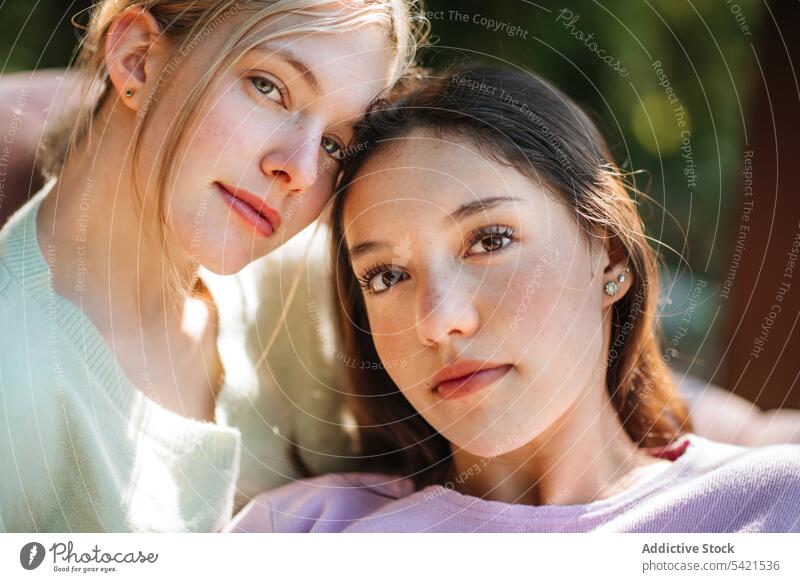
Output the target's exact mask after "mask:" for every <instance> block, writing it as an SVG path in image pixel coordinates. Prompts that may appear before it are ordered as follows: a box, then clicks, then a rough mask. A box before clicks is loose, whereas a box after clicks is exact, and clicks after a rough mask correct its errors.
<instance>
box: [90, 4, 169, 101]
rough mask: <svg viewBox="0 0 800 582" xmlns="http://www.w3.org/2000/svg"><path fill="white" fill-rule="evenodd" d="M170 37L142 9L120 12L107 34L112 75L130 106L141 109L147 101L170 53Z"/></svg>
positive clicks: (107, 65)
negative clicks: (168, 41) (168, 38)
mask: <svg viewBox="0 0 800 582" xmlns="http://www.w3.org/2000/svg"><path fill="white" fill-rule="evenodd" d="M166 48H167V39H166V38H165V37H164V36H163V35H162V34H161V27H160V26H159V24H158V21H156V19H155V17H153V15H152V14H151V13H150V12H148V11H147V10H143V9H141V8H131V9H130V10H126V11H124V12H123V13H122V14H120V15H119V16H118V17H117V18H116V19H115V20H114V21H113V22H112V23H111V25H110V26H109V28H108V32H107V33H106V37H105V46H104V51H105V63H106V70H107V71H108V78H109V80H110V81H111V84H112V85H113V86H114V89H115V91H116V93H117V95H119V99H120V100H121V101H122V103H124V104H125V105H126V106H127V107H128V108H130V109H132V110H133V111H138V110H139V108H140V107H142V106H143V105H144V104H145V103H146V99H147V96H148V94H149V93H150V91H152V90H153V88H154V87H155V84H156V81H157V79H158V77H159V75H160V73H161V70H162V68H163V65H164V61H165V59H166V55H167V54H168V52H167V50H166Z"/></svg>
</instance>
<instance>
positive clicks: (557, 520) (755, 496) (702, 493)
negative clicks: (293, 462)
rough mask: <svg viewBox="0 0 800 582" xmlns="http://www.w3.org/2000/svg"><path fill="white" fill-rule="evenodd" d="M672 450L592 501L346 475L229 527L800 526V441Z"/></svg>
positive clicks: (287, 496) (264, 502) (309, 486)
mask: <svg viewBox="0 0 800 582" xmlns="http://www.w3.org/2000/svg"><path fill="white" fill-rule="evenodd" d="M673 450H674V451H678V454H679V456H677V458H676V459H675V460H673V461H672V463H671V465H669V466H668V467H667V468H666V469H664V470H662V471H661V472H660V473H657V474H656V475H653V476H651V477H649V478H646V479H645V480H643V481H640V482H639V483H637V484H636V485H634V486H633V487H630V488H629V489H627V490H625V491H623V492H621V493H618V494H617V495H614V496H612V497H609V498H607V499H603V500H600V501H595V502H592V503H588V504H585V505H547V506H532V505H521V504H509V503H501V502H498V501H485V500H483V499H479V498H477V497H472V496H468V495H462V494H460V493H457V492H456V491H453V490H451V489H449V488H446V487H443V486H441V485H432V486H429V487H426V488H425V489H422V490H421V491H414V487H413V485H412V483H411V482H410V481H409V480H407V479H398V478H396V477H391V476H388V475H381V474H374V473H347V474H338V475H326V476H323V477H318V478H314V479H308V480H305V481H298V482H296V483H292V484H289V485H285V486H283V487H281V488H279V489H275V490H272V491H269V492H267V493H263V494H261V495H259V496H258V497H256V498H255V499H253V500H252V501H251V502H250V503H249V504H248V505H247V506H246V507H245V508H244V509H243V510H242V511H241V512H240V513H239V514H238V515H237V517H236V518H235V519H234V520H233V521H232V522H231V523H230V524H229V525H228V526H227V527H226V528H225V531H231V532H588V531H612V532H640V533H655V532H718V533H721V532H800V446H798V445H775V446H769V447H763V448H746V447H740V446H734V445H727V444H722V443H717V442H713V441H709V440H707V439H704V438H702V437H699V436H697V435H693V434H689V435H685V436H684V437H682V438H681V439H679V440H678V442H677V443H676V448H675V449H673ZM681 450H683V452H682V453H681V452H680V451H681ZM668 453H669V451H668ZM672 456H675V455H672ZM667 458H669V455H667Z"/></svg>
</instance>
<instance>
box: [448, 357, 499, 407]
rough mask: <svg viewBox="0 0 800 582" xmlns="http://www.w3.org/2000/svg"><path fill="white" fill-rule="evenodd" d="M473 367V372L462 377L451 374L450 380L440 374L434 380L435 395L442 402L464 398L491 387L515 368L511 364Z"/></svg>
mask: <svg viewBox="0 0 800 582" xmlns="http://www.w3.org/2000/svg"><path fill="white" fill-rule="evenodd" d="M467 367H470V366H467ZM472 367H473V370H472V371H469V372H467V373H466V374H463V375H461V376H456V377H453V376H452V373H451V374H450V377H449V378H448V377H447V374H439V375H438V376H437V378H436V379H435V380H434V389H433V392H434V394H436V395H437V396H438V397H439V398H441V399H442V400H454V399H456V398H464V397H465V396H469V395H470V394H474V393H475V392H478V391H480V390H483V389H484V388H486V387H488V386H490V385H491V384H493V383H494V382H496V381H497V380H499V379H500V378H502V377H504V376H505V375H506V374H508V373H509V372H510V371H511V368H513V366H512V365H510V364H506V365H502V366H492V367H485V366H484V367H479V366H474V365H473V366H472ZM440 377H442V380H439V378H440Z"/></svg>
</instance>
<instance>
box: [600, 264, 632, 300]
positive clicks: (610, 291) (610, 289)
mask: <svg viewBox="0 0 800 582" xmlns="http://www.w3.org/2000/svg"><path fill="white" fill-rule="evenodd" d="M630 272H631V269H630V267H625V273H630ZM625 273H621V274H620V275H619V277H617V281H619V282H617V281H609V282H608V283H606V284H605V286H604V287H603V291H604V292H605V294H606V295H608V296H609V297H613V296H614V295H616V294H617V291H619V286H620V285H621V284H622V283H624V282H625Z"/></svg>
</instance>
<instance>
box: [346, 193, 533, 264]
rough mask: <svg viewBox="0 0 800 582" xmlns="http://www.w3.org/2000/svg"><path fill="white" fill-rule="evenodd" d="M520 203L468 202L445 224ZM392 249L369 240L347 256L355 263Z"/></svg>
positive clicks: (500, 199)
mask: <svg viewBox="0 0 800 582" xmlns="http://www.w3.org/2000/svg"><path fill="white" fill-rule="evenodd" d="M520 201H522V199H521V198H514V197H513V196H490V197H488V198H482V199H480V200H474V201H473V202H467V203H465V204H462V205H461V206H459V207H458V208H457V209H456V210H455V211H454V212H452V213H451V214H448V215H447V216H446V217H445V219H444V220H445V224H448V223H449V222H450V221H456V222H460V221H462V220H466V219H467V218H469V217H470V216H474V215H475V214H479V213H481V212H486V211H487V210H490V209H492V208H494V207H496V206H500V205H501V204H506V203H508V202H520ZM391 248H393V247H392V245H390V244H389V243H387V242H383V241H374V240H369V241H366V242H363V243H359V244H357V245H355V246H354V247H353V248H351V249H350V250H349V251H347V256H348V257H349V258H350V261H354V260H355V259H359V258H361V257H363V256H366V255H369V254H371V253H374V252H377V251H380V250H385V249H391Z"/></svg>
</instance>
